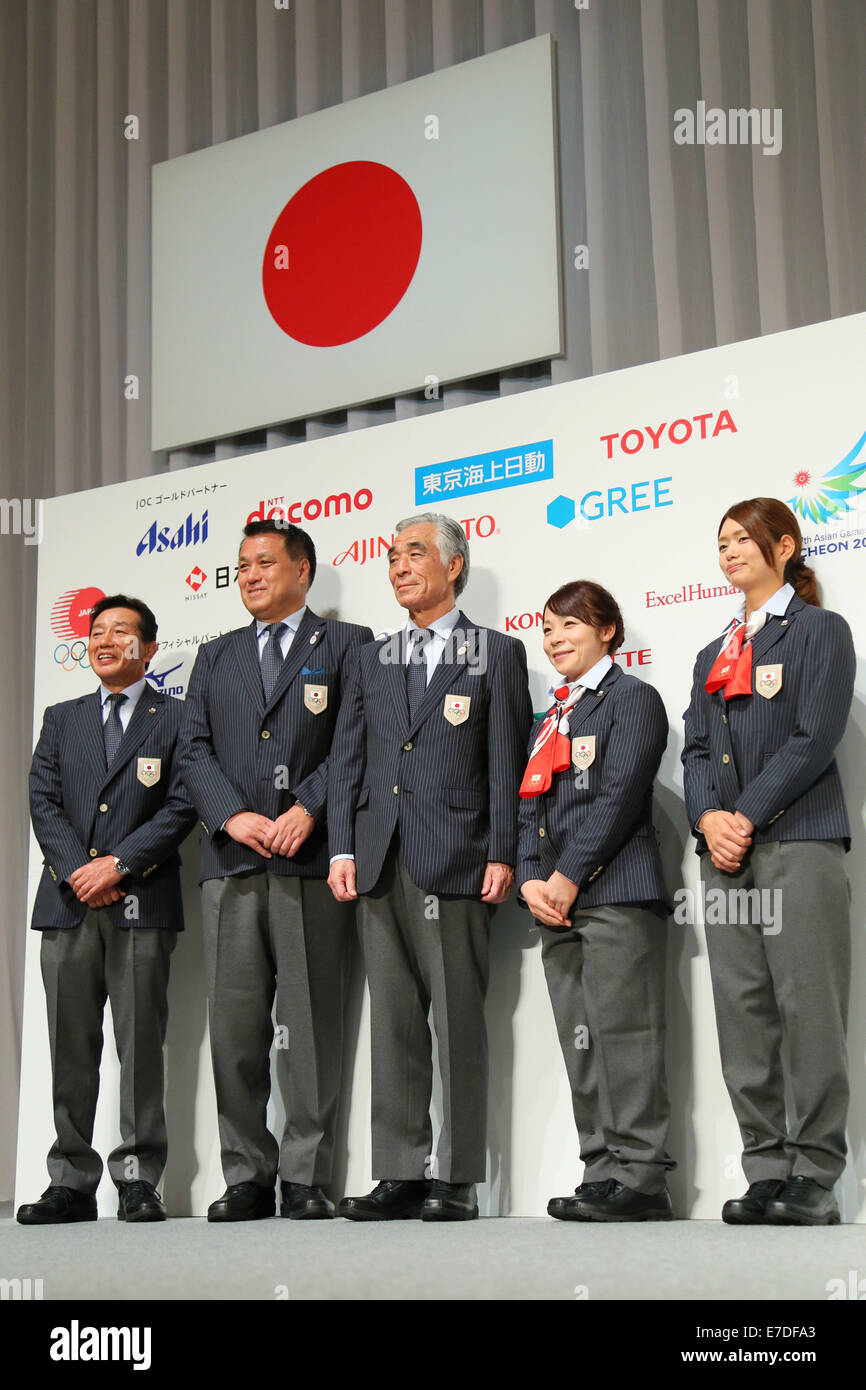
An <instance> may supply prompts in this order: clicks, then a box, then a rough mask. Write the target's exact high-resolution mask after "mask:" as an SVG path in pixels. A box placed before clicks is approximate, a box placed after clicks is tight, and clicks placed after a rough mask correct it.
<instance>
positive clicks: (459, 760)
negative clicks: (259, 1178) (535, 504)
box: [328, 512, 532, 1221]
mask: <svg viewBox="0 0 866 1390" xmlns="http://www.w3.org/2000/svg"><path fill="white" fill-rule="evenodd" d="M388 564H389V576H390V580H391V584H392V586H393V589H394V595H395V597H396V599H397V602H398V603H399V604H400V605H401V607H403V608H405V609H407V611H408V614H409V621H408V622H407V624H406V626H405V627H404V628H403V629H402V630H401V631H400V632H398V633H396V634H395V635H394V636H393V637H390V638H385V639H382V640H379V641H376V642H370V643H367V644H366V645H364V646H362V647H361V649H360V660H359V662H358V665H357V667H356V671H355V678H354V681H353V684H352V686H351V688H350V689H349V690H348V691H347V693H346V696H345V697H344V700H343V704H342V707H341V709H340V715H339V718H338V721H337V727H336V730H335V733H334V743H333V747H332V754H331V760H330V764H329V773H328V820H329V826H330V853H331V856H332V858H331V872H330V877H329V879H328V882H329V883H330V885H331V890H332V892H333V894H334V896H335V897H336V898H337V900H338V901H340V902H349V901H352V900H353V899H354V898H356V897H359V907H358V920H359V926H360V932H361V939H362V942H363V946H364V956H365V959H366V964H367V977H368V981H369V986H370V1003H371V1010H370V1014H371V1034H372V1086H373V1106H372V1109H373V1173H374V1176H375V1177H377V1178H378V1179H380V1181H379V1182H378V1185H377V1186H376V1188H375V1189H374V1190H373V1191H372V1192H371V1193H369V1194H368V1195H367V1196H364V1197H347V1198H344V1200H343V1201H342V1202H341V1203H340V1207H339V1214H340V1215H341V1216H347V1217H350V1218H351V1219H352V1220H356V1221H382V1220H386V1221H387V1220H398V1219H401V1218H404V1217H412V1216H419V1215H420V1216H421V1218H422V1220H426V1221H465V1220H471V1219H472V1218H473V1217H475V1216H477V1215H478V1204H477V1200H476V1191H475V1184H476V1183H477V1182H483V1181H484V1178H485V1172H486V1121H487V1034H486V1029H485V1023H484V995H485V991H486V988H487V948H488V931H489V924H490V916H491V912H492V909H493V907H494V905H495V904H496V903H501V902H504V901H505V899H506V898H507V897H508V894H509V892H510V891H511V886H512V883H513V880H514V865H515V863H516V853H517V807H518V788H519V785H520V779H521V776H522V773H523V763H524V756H523V754H524V748H525V742H526V738H527V736H528V733H529V727H530V725H531V723H532V706H531V703H530V699H529V689H528V684H527V675H526V653H525V650H524V648H523V646H522V644H521V643H520V642H518V641H516V640H515V639H514V638H513V637H505V636H503V634H502V633H500V632H495V631H493V630H492V629H490V628H484V627H479V626H478V624H476V623H473V622H471V621H470V619H469V618H467V617H466V615H465V614H464V613H462V612H461V611H460V610H459V609H458V607H457V604H456V599H457V596H458V595H459V594H460V593H461V592H462V590H463V588H464V586H465V584H466V580H467V577H468V573H469V550H468V546H467V544H466V538H465V536H464V533H463V530H462V528H461V527H460V525H459V524H458V523H457V522H456V521H454V520H452V519H451V518H450V517H446V516H442V515H439V514H438V513H434V512H424V513H422V514H421V515H419V516H414V517H409V518H407V519H406V520H404V521H401V522H398V524H397V528H396V536H395V540H394V544H393V545H392V547H391V549H390V551H389V552H388ZM431 1006H432V1011H433V1021H434V1023H435V1027H436V1038H437V1043H438V1056H439V1071H440V1074H441V1078H442V1100H443V1119H442V1129H441V1133H440V1135H439V1141H438V1148H437V1153H436V1157H435V1159H433V1157H432V1128H431V1123H430V1096H431V1090H432V1081H433V1062H432V1040H431V1035H430V1028H429V1024H428V1014H429V1012H430V1009H431ZM428 1174H432V1181H430V1180H429V1179H428Z"/></svg>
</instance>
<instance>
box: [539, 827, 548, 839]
mask: <svg viewBox="0 0 866 1390" xmlns="http://www.w3.org/2000/svg"><path fill="white" fill-rule="evenodd" d="M538 833H539V835H540V836H541V838H542V840H543V839H544V837H545V835H546V834H547V831H546V830H545V828H544V826H543V825H540V826H539V827H538Z"/></svg>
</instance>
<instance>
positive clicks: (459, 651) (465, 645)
mask: <svg viewBox="0 0 866 1390" xmlns="http://www.w3.org/2000/svg"><path fill="white" fill-rule="evenodd" d="M468 650H469V643H468V642H464V643H463V646H462V647H458V648H457V655H458V656H465V655H466V653H467V652H468Z"/></svg>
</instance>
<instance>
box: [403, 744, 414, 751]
mask: <svg viewBox="0 0 866 1390" xmlns="http://www.w3.org/2000/svg"><path fill="white" fill-rule="evenodd" d="M403 752H404V753H411V752H412V745H411V743H404V744H403Z"/></svg>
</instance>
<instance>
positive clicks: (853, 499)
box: [786, 430, 866, 559]
mask: <svg viewBox="0 0 866 1390" xmlns="http://www.w3.org/2000/svg"><path fill="white" fill-rule="evenodd" d="M864 474H866V430H864V432H863V434H861V436H860V438H859V439H858V440H857V443H856V444H855V445H854V447H853V448H852V449H850V450H849V451H848V453H847V454H846V455H845V457H844V458H843V459H841V460H840V462H839V463H837V464H835V466H834V467H833V468H831V469H829V470H828V471H827V472H826V473H823V474H821V475H820V476H818V475H816V473H814V472H813V471H812V470H811V469H810V468H800V469H798V470H797V472H796V473H795V474H794V479H793V481H794V485H795V487H796V488H797V491H796V493H795V494H794V496H793V497H789V498H787V499H786V500H787V503H788V506H789V507H790V508H791V510H792V512H793V513H794V515H795V516H796V517H797V518H798V519H799V521H800V523H801V524H802V523H804V522H805V523H806V525H807V526H808V525H809V523H811V524H812V525H813V526H817V527H821V528H822V529H821V530H819V531H818V532H817V533H813V534H808V535H807V534H806V530H805V527H804V529H803V558H804V559H809V557H810V556H815V555H834V554H837V553H839V552H840V551H846V550H860V549H866V478H864ZM849 519H850V520H851V521H853V522H854V523H855V525H854V527H853V528H851V529H846V530H836V529H835V528H834V529H833V530H829V529H823V528H829V527H831V526H833V525H834V523H835V522H839V521H846V520H849Z"/></svg>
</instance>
